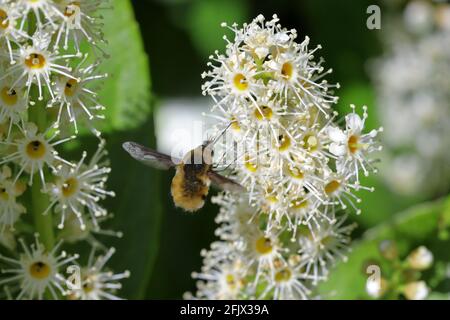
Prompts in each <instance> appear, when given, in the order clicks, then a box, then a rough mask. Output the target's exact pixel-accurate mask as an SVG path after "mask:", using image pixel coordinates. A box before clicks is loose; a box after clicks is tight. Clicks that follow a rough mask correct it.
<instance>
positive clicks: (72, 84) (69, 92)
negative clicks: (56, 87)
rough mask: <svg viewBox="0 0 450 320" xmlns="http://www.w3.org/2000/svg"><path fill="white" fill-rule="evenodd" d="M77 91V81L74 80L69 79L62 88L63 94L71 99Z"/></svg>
mask: <svg viewBox="0 0 450 320" xmlns="http://www.w3.org/2000/svg"><path fill="white" fill-rule="evenodd" d="M77 89H78V81H77V80H75V79H69V80H68V81H67V82H66V86H65V88H64V94H65V95H66V96H67V97H73V96H74V95H75V93H76V92H77Z"/></svg>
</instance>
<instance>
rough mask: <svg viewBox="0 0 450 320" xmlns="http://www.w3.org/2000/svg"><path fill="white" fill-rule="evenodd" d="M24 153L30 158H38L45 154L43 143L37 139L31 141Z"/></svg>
mask: <svg viewBox="0 0 450 320" xmlns="http://www.w3.org/2000/svg"><path fill="white" fill-rule="evenodd" d="M26 153H27V155H28V156H29V157H30V158H31V159H35V160H39V159H42V158H43V157H44V156H45V153H46V149H45V145H44V144H43V143H42V142H41V141H39V140H35V141H31V142H30V143H28V145H27V147H26Z"/></svg>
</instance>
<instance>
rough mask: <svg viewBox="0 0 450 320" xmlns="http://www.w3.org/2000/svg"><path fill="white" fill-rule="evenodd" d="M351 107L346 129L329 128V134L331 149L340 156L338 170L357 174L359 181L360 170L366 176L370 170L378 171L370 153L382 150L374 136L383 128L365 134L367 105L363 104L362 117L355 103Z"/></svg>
mask: <svg viewBox="0 0 450 320" xmlns="http://www.w3.org/2000/svg"><path fill="white" fill-rule="evenodd" d="M351 108H352V110H353V112H352V113H350V114H348V115H346V116H345V124H346V126H345V130H341V129H339V128H337V127H330V128H329V129H328V135H329V138H330V140H331V141H332V142H331V143H330V145H329V150H330V152H331V153H332V154H334V155H336V156H337V157H338V161H337V166H338V171H344V172H349V173H353V174H354V175H355V176H356V182H357V183H359V174H358V173H359V171H360V170H362V171H363V172H364V175H365V176H368V175H369V171H373V172H377V170H376V169H375V168H374V167H373V166H372V161H371V159H370V158H369V155H370V154H371V153H372V152H374V151H380V150H381V147H380V146H378V145H377V143H376V141H374V138H375V137H376V136H377V135H378V132H381V131H383V129H382V128H380V129H379V130H372V131H370V132H369V133H366V134H364V133H363V130H364V125H365V121H366V119H367V116H368V115H367V107H366V106H363V110H364V113H363V117H362V118H361V117H360V116H359V115H358V114H357V113H356V112H355V109H356V107H355V106H354V105H351ZM347 170H348V171H347Z"/></svg>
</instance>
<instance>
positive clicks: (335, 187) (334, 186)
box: [325, 180, 341, 195]
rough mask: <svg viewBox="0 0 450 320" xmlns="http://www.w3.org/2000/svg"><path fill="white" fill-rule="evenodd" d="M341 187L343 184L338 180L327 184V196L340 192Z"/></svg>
mask: <svg viewBox="0 0 450 320" xmlns="http://www.w3.org/2000/svg"><path fill="white" fill-rule="evenodd" d="M340 186H341V183H340V182H339V181H337V180H332V181H330V182H328V183H327V185H326V186H325V193H326V194H327V195H330V194H332V193H334V192H336V190H338V189H339V188H340Z"/></svg>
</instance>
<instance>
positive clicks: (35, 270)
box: [30, 261, 51, 280]
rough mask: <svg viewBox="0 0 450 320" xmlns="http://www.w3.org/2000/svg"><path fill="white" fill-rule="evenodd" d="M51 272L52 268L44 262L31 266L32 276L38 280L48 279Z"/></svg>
mask: <svg viewBox="0 0 450 320" xmlns="http://www.w3.org/2000/svg"><path fill="white" fill-rule="evenodd" d="M50 271H51V269H50V266H49V265H48V264H46V263H44V262H42V261H37V262H35V263H33V264H32V265H31V266H30V275H31V276H32V277H33V278H35V279H38V280H43V279H46V278H47V277H48V276H49V275H50Z"/></svg>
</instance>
